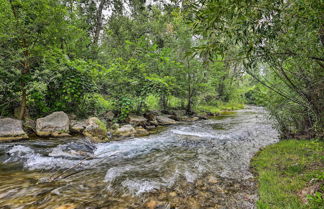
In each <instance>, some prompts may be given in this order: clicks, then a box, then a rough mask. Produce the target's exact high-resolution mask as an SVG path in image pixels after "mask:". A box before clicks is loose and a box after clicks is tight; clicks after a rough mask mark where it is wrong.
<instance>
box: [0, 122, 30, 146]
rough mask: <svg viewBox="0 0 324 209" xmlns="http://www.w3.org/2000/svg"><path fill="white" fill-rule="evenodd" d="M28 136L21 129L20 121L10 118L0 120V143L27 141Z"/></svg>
mask: <svg viewBox="0 0 324 209" xmlns="http://www.w3.org/2000/svg"><path fill="white" fill-rule="evenodd" d="M27 138H28V136H27V134H26V133H25V132H24V130H23V128H22V121H21V120H16V119H12V118H3V119H0V141H1V140H17V139H27Z"/></svg>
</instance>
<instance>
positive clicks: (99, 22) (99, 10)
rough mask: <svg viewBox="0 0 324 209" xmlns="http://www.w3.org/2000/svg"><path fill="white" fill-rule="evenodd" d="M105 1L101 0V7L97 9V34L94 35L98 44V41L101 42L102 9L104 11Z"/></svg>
mask: <svg viewBox="0 0 324 209" xmlns="http://www.w3.org/2000/svg"><path fill="white" fill-rule="evenodd" d="M105 3H106V0H101V1H100V4H99V8H98V10H97V17H96V19H97V22H96V28H95V34H94V37H93V44H94V45H98V42H99V36H100V32H101V29H102V11H103V8H104V5H105Z"/></svg>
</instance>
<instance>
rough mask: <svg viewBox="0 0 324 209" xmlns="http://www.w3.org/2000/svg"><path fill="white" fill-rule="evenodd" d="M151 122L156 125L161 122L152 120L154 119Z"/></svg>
mask: <svg viewBox="0 0 324 209" xmlns="http://www.w3.org/2000/svg"><path fill="white" fill-rule="evenodd" d="M150 124H152V125H154V126H158V125H159V122H158V121H157V120H152V121H150Z"/></svg>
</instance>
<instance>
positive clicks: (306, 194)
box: [251, 140, 324, 209]
mask: <svg viewBox="0 0 324 209" xmlns="http://www.w3.org/2000/svg"><path fill="white" fill-rule="evenodd" d="M251 166H252V168H253V170H254V171H255V172H256V175H257V179H258V184H259V188H258V194H259V200H258V202H257V206H258V208H261V209H263V208H264V209H265V208H271V209H282V208H287V209H288V208H291V209H302V208H314V209H315V208H316V209H317V208H318V209H319V208H322V207H323V205H324V172H323V171H324V142H323V141H316V140H283V141H280V142H279V143H276V144H272V145H269V146H267V147H265V148H264V149H263V150H261V151H260V152H258V153H257V154H256V155H255V157H254V158H253V159H252V161H251Z"/></svg>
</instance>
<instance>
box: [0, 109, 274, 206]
mask: <svg viewBox="0 0 324 209" xmlns="http://www.w3.org/2000/svg"><path fill="white" fill-rule="evenodd" d="M277 141H278V133H277V131H276V130H275V129H274V128H273V122H272V121H271V120H270V119H269V118H268V113H267V112H266V111H265V110H264V109H263V108H261V107H254V106H247V108H245V109H243V110H238V111H235V112H233V113H231V114H225V115H223V116H219V117H214V118H210V119H208V120H203V121H196V122H191V123H186V124H181V125H173V126H169V127H168V128H167V129H166V130H164V131H162V132H161V133H158V134H154V135H150V136H147V137H140V138H129V139H126V140H122V141H112V142H106V143H99V144H92V143H91V142H89V141H88V140H87V139H86V138H82V137H71V138H55V139H54V138H49V139H44V138H36V139H32V140H25V141H19V142H8V143H1V144H0V182H1V184H0V208H10V209H11V208H21V209H25V208H53V209H54V208H57V207H59V206H62V205H64V204H70V205H72V207H75V208H89V209H90V208H91V209H92V208H161V209H162V208H254V207H255V202H256V200H257V192H256V189H257V188H256V182H255V178H254V176H253V174H252V173H251V171H250V167H249V164H250V160H251V158H252V157H253V155H254V154H255V153H256V152H257V151H258V150H259V149H260V148H262V147H264V146H266V145H269V144H272V143H275V142H277Z"/></svg>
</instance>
